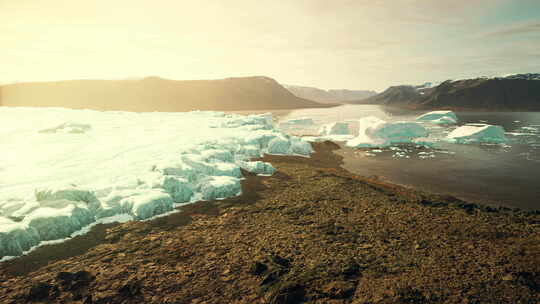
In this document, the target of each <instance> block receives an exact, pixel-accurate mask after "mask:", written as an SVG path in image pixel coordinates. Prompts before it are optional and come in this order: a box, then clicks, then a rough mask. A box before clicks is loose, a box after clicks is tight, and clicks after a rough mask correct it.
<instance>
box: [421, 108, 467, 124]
mask: <svg viewBox="0 0 540 304" xmlns="http://www.w3.org/2000/svg"><path fill="white" fill-rule="evenodd" d="M416 120H417V121H425V122H430V123H434V124H441V125H453V124H456V123H457V122H458V118H457V115H456V114H455V113H454V112H452V111H433V112H429V113H425V114H423V115H420V116H418V117H417V118H416Z"/></svg>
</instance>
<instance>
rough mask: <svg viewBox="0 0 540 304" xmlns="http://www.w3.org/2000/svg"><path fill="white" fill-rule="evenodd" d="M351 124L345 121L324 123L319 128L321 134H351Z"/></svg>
mask: <svg viewBox="0 0 540 304" xmlns="http://www.w3.org/2000/svg"><path fill="white" fill-rule="evenodd" d="M350 133H351V132H350V130H349V124H347V123H345V122H334V123H330V124H326V125H323V126H322V127H321V129H320V130H319V135H321V136H325V135H348V134H350Z"/></svg>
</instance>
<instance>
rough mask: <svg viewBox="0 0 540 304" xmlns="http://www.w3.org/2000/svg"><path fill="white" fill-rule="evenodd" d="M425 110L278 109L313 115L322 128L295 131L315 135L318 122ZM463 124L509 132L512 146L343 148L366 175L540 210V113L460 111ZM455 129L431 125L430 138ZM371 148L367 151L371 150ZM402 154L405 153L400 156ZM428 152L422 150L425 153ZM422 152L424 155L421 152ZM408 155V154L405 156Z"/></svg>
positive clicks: (393, 117) (399, 116)
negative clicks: (419, 148) (498, 126)
mask: <svg viewBox="0 0 540 304" xmlns="http://www.w3.org/2000/svg"><path fill="white" fill-rule="evenodd" d="M421 113H423V112H412V111H403V110H396V109H392V110H390V109H385V108H381V107H378V106H371V105H345V106H339V107H335V108H325V109H300V110H294V111H290V112H288V113H276V114H277V115H282V116H280V121H284V120H287V119H290V118H298V117H310V118H313V119H314V120H315V122H316V124H317V126H313V127H310V128H306V129H305V130H295V131H293V132H292V133H296V134H299V133H302V132H304V133H308V134H310V133H313V132H315V131H316V129H317V128H318V125H320V124H324V123H328V122H334V121H351V125H352V126H353V129H354V120H357V119H358V118H361V117H365V116H376V117H379V118H381V119H385V120H388V121H398V120H414V119H415V117H417V116H418V115H419V114H421ZM457 115H458V117H459V119H460V123H459V125H461V124H464V123H474V122H476V123H478V122H482V123H489V124H495V125H500V126H502V127H504V129H505V130H506V131H507V134H506V135H507V137H508V139H509V141H508V143H507V144H501V145H478V144H476V145H458V144H449V143H441V142H438V143H437V144H436V145H435V147H434V148H433V149H427V150H418V149H416V148H414V147H400V148H399V149H400V150H401V151H396V148H392V149H393V150H392V149H383V150H382V152H380V151H378V152H377V153H372V152H367V151H366V150H355V149H349V148H344V149H342V150H341V151H339V153H341V154H342V155H344V156H345V165H344V167H345V168H346V169H348V170H350V171H353V172H355V173H357V174H360V175H364V176H373V175H376V176H379V177H381V178H383V179H385V180H388V181H391V182H394V183H398V184H402V185H407V186H412V187H417V188H420V189H423V190H426V191H431V192H436V193H443V194H451V195H454V196H456V197H459V198H462V199H466V200H468V201H471V202H481V203H487V204H493V205H505V206H510V207H518V208H522V209H528V210H532V209H535V210H538V209H540V112H474V113H473V112H457ZM454 128H455V127H436V126H430V127H429V129H430V132H431V135H430V137H433V138H442V137H444V136H445V135H446V134H447V133H448V132H450V131H451V130H453V129H454ZM366 152H367V153H366ZM397 152H399V153H400V154H401V155H402V157H399V158H398V157H396V153H397ZM422 152H423V153H422ZM419 153H420V154H419ZM403 155H404V156H403Z"/></svg>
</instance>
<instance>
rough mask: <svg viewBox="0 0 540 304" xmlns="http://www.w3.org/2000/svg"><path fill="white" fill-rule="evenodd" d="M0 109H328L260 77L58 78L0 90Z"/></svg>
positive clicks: (271, 80)
mask: <svg viewBox="0 0 540 304" xmlns="http://www.w3.org/2000/svg"><path fill="white" fill-rule="evenodd" d="M0 105H1V106H35V107H66V108H73V109H92V110H102V111H103V110H115V111H135V112H144V111H163V112H171V111H172V112H174V111H192V110H216V111H219V110H221V111H238V110H271V109H294V108H310V107H328V106H329V105H324V104H320V103H317V102H315V101H312V100H307V99H304V98H300V97H297V96H295V95H293V94H292V93H290V92H289V91H288V90H287V89H285V88H284V87H283V86H281V85H280V84H279V83H278V82H277V81H276V80H274V79H272V78H269V77H266V76H250V77H229V78H224V79H217V80H171V79H165V78H161V77H158V76H150V77H145V78H140V79H125V80H99V79H85V80H63V81H51V82H26V83H13V84H7V85H2V86H0Z"/></svg>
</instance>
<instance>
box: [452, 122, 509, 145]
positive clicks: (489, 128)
mask: <svg viewBox="0 0 540 304" xmlns="http://www.w3.org/2000/svg"><path fill="white" fill-rule="evenodd" d="M446 140H447V141H449V142H454V143H458V144H470V143H504V142H506V141H507V139H506V137H505V136H504V129H503V128H502V127H501V126H494V125H487V124H466V125H464V126H461V127H458V128H457V129H455V130H454V131H452V132H450V134H448V136H447V137H446Z"/></svg>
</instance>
